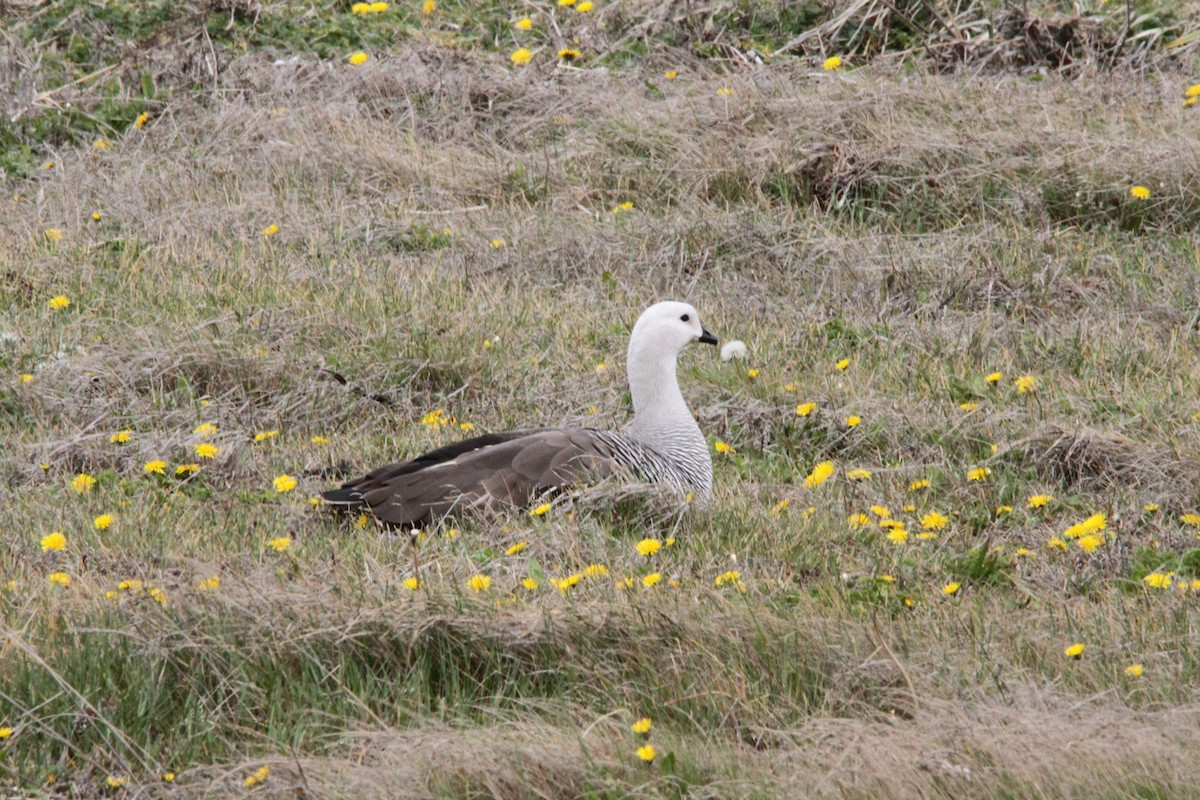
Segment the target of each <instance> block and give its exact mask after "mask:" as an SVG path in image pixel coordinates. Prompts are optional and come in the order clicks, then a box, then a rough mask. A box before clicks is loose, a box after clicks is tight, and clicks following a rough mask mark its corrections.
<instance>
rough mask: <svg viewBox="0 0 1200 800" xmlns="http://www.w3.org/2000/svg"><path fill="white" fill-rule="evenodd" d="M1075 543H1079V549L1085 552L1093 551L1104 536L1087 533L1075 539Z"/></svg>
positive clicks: (1102, 541) (1100, 543)
mask: <svg viewBox="0 0 1200 800" xmlns="http://www.w3.org/2000/svg"><path fill="white" fill-rule="evenodd" d="M1075 544H1077V545H1079V549H1080V550H1082V551H1083V552H1085V553H1094V552H1096V548H1097V547H1099V546H1100V545H1102V544H1104V537H1102V536H1097V535H1096V534H1094V533H1089V534H1087V535H1086V536H1080V537H1079V538H1078V539H1076V540H1075Z"/></svg>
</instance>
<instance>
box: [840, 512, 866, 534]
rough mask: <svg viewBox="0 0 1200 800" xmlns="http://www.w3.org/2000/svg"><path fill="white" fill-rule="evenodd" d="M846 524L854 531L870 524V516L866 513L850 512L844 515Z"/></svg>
mask: <svg viewBox="0 0 1200 800" xmlns="http://www.w3.org/2000/svg"><path fill="white" fill-rule="evenodd" d="M846 524H847V525H849V526H850V530H852V531H855V530H858V529H859V528H865V527H867V526H868V525H870V524H871V518H870V517H868V516H867V515H866V514H851V515H850V516H848V517H846Z"/></svg>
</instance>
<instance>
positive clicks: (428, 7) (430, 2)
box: [421, 0, 437, 14]
mask: <svg viewBox="0 0 1200 800" xmlns="http://www.w3.org/2000/svg"><path fill="white" fill-rule="evenodd" d="M434 11H437V3H436V2H434V0H425V2H424V3H422V4H421V13H422V14H432V13H433V12H434Z"/></svg>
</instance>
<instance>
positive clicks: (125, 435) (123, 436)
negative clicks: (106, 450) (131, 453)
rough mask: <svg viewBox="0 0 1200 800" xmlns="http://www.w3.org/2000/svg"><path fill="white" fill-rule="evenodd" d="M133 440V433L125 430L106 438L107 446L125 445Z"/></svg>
mask: <svg viewBox="0 0 1200 800" xmlns="http://www.w3.org/2000/svg"><path fill="white" fill-rule="evenodd" d="M132 438H133V431H131V430H129V429H128V428H126V429H125V430H121V431H117V432H116V433H114V434H113V435H111V436H109V437H108V443H109V444H125V443H126V442H128V441H129V440H130V439H132Z"/></svg>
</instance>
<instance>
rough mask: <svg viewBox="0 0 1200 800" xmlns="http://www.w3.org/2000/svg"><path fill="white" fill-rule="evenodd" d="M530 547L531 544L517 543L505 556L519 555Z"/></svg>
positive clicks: (506, 551)
mask: <svg viewBox="0 0 1200 800" xmlns="http://www.w3.org/2000/svg"><path fill="white" fill-rule="evenodd" d="M528 546H529V542H517V543H516V544H514V545H513V546H512V547H510V548H508V549H507V550H505V551H504V553H505V555H510V556H515V555H516V554H517V553H519V552H521V551H522V550H524V549H525V548H526V547H528Z"/></svg>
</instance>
